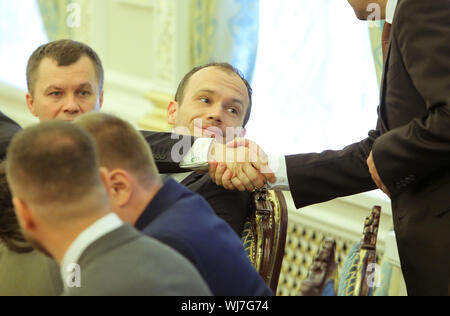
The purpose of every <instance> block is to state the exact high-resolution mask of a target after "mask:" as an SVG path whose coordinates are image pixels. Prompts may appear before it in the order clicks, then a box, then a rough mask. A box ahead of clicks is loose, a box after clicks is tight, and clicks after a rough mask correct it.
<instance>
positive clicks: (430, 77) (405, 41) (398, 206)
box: [286, 0, 450, 295]
mask: <svg viewBox="0 0 450 316" xmlns="http://www.w3.org/2000/svg"><path fill="white" fill-rule="evenodd" d="M371 150H372V151H373V155H374V161H375V165H376V166H377V170H378V172H379V174H380V177H381V179H382V180H383V182H384V183H385V185H386V186H387V187H388V189H389V190H390V192H391V195H392V208H393V216H394V226H395V231H396V236H397V242H398V248H399V254H400V260H401V263H402V269H403V273H404V276H405V280H406V284H407V288H408V293H409V294H410V295H436V294H437V295H447V294H448V284H449V280H450V268H449V267H450V251H449V250H450V202H449V201H450V198H449V196H450V1H449V0H433V1H424V0H399V3H398V6H397V11H396V16H395V19H394V23H393V25H392V31H391V42H390V47H389V50H388V55H387V60H386V66H385V71H384V75H383V83H382V91H381V103H380V107H379V120H378V125H377V129H376V130H375V131H371V132H370V134H369V138H367V139H365V140H363V141H362V142H360V143H357V144H353V145H351V146H349V147H347V148H345V149H344V150H342V151H327V152H324V153H322V154H308V155H294V156H289V157H287V158H286V161H287V168H288V177H289V183H290V187H291V190H292V194H293V197H294V201H295V203H296V206H297V207H299V208H300V207H303V206H306V205H310V204H314V203H319V202H323V201H327V200H330V199H333V198H335V197H340V196H346V195H352V194H356V193H360V192H364V191H368V190H371V189H375V185H374V183H373V182H372V180H371V177H370V174H369V171H368V168H367V166H366V159H367V157H368V155H369V153H370V151H371Z"/></svg>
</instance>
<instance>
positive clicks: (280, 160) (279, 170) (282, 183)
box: [267, 156, 290, 191]
mask: <svg viewBox="0 0 450 316" xmlns="http://www.w3.org/2000/svg"><path fill="white" fill-rule="evenodd" d="M269 168H270V169H271V170H272V171H273V172H274V173H275V176H276V177H277V181H276V182H275V183H270V182H269V183H267V188H268V189H269V190H281V191H289V190H290V188H289V179H288V175H287V167H286V157H284V156H281V157H274V156H273V157H271V156H269Z"/></svg>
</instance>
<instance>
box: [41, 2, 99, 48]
mask: <svg viewBox="0 0 450 316" xmlns="http://www.w3.org/2000/svg"><path fill="white" fill-rule="evenodd" d="M37 3H38V5H39V10H40V12H41V16H42V21H43V23H44V27H45V31H46V33H47V37H48V39H49V41H56V40H60V39H73V40H77V41H81V42H84V43H87V44H90V38H89V25H90V21H91V14H92V1H90V0H37ZM73 4H76V5H77V7H76V8H74V7H71V6H70V5H73ZM74 14H79V17H78V18H79V22H80V24H79V25H75V26H69V23H68V20H71V21H72V22H73V20H72V19H71V17H72V16H73V15H74Z"/></svg>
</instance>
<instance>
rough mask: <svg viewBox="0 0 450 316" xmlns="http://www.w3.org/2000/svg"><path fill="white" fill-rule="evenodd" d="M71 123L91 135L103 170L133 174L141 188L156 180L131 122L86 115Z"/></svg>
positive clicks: (151, 162)
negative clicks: (124, 171)
mask: <svg viewBox="0 0 450 316" xmlns="http://www.w3.org/2000/svg"><path fill="white" fill-rule="evenodd" d="M74 123H75V124H77V125H79V126H81V127H83V128H85V129H86V130H87V131H88V132H89V133H90V134H91V136H92V138H93V139H94V141H95V143H96V147H97V154H98V157H99V160H100V165H101V166H102V167H106V168H108V169H109V170H114V169H117V168H120V169H124V170H126V171H128V172H132V173H133V174H134V175H135V176H137V177H138V179H139V181H140V183H141V184H142V185H146V184H150V182H153V180H155V179H159V173H158V169H157V168H156V165H155V161H154V159H153V154H152V151H151V149H150V146H149V145H148V143H147V142H146V141H145V139H144V137H143V136H142V134H141V133H139V132H138V131H137V130H136V129H135V128H134V127H133V126H132V125H131V124H130V123H128V122H126V121H124V120H122V119H120V118H118V117H116V116H114V115H110V114H105V113H89V114H85V115H83V116H80V117H78V118H77V119H75V121H74Z"/></svg>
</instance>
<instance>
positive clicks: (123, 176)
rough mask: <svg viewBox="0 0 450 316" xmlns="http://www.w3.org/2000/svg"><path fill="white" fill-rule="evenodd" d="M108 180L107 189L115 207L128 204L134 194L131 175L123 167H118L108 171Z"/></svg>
mask: <svg viewBox="0 0 450 316" xmlns="http://www.w3.org/2000/svg"><path fill="white" fill-rule="evenodd" d="M108 182H109V186H108V187H107V190H108V194H109V197H110V199H111V203H112V204H113V206H114V209H115V210H116V208H121V207H124V206H126V205H127V204H128V202H130V199H131V196H132V195H133V184H132V180H131V177H130V175H129V174H128V173H127V172H126V171H124V170H122V169H116V170H113V171H110V172H109V173H108Z"/></svg>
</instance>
